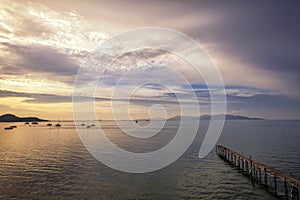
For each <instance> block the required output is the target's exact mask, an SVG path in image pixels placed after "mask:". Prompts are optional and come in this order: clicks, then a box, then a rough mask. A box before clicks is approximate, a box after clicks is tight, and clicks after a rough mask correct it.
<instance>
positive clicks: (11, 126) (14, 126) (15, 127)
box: [9, 126, 17, 128]
mask: <svg viewBox="0 0 300 200" xmlns="http://www.w3.org/2000/svg"><path fill="white" fill-rule="evenodd" d="M9 127H11V128H17V126H9Z"/></svg>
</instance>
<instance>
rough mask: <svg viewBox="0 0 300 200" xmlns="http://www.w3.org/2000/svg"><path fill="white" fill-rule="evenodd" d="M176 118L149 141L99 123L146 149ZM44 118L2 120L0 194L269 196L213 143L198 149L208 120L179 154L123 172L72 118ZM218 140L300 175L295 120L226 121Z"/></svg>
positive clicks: (128, 144) (114, 136) (163, 137)
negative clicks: (53, 122) (158, 165)
mask: <svg viewBox="0 0 300 200" xmlns="http://www.w3.org/2000/svg"><path fill="white" fill-rule="evenodd" d="M174 123H176V122H170V123H168V124H167V125H166V128H165V129H164V130H163V131H162V133H161V134H159V135H158V136H154V137H153V138H152V139H151V140H146V141H145V140H144V141H141V140H132V138H129V137H126V136H125V135H124V134H120V130H119V129H118V128H117V127H116V125H115V124H114V123H113V122H111V121H102V122H101V126H102V128H103V129H104V130H105V133H106V134H107V135H108V136H109V138H110V139H111V140H112V141H114V142H115V143H116V144H117V145H119V146H120V147H122V148H124V149H127V150H131V151H135V152H145V151H149V150H151V149H152V150H153V149H158V148H160V147H161V146H163V145H165V144H167V143H168V142H169V141H170V140H171V139H172V137H173V136H174V133H175V132H176V124H174ZM45 124H46V123H40V124H39V125H36V126H31V127H28V125H24V124H23V123H15V124H14V125H17V126H18V128H16V129H14V130H10V131H5V130H3V128H4V127H6V126H8V125H12V123H0V198H1V199H8V198H11V199H274V196H272V195H271V194H270V193H268V192H266V191H265V190H264V189H263V188H262V186H260V185H258V184H255V183H252V182H251V181H250V180H249V179H248V178H246V177H245V176H243V175H242V174H241V173H238V172H237V171H236V170H235V169H233V168H232V167H231V166H229V165H227V164H226V163H225V162H224V161H222V160H220V159H219V158H218V157H217V156H216V155H215V152H214V151H212V152H211V153H210V154H209V155H208V156H207V157H206V158H204V159H199V158H198V157H197V156H198V151H199V148H200V145H201V142H202V139H203V134H204V133H205V130H206V128H207V124H208V123H207V122H205V121H204V122H201V126H200V129H199V132H198V136H197V138H196V139H195V142H194V143H193V145H192V146H191V147H190V149H189V150H188V151H187V152H186V153H185V154H184V155H183V156H182V157H181V158H180V159H179V160H178V161H176V162H175V163H174V164H172V165H170V166H168V167H166V168H164V169H162V170H159V171H156V172H152V173H147V174H127V173H122V172H118V171H115V170H113V169H110V168H108V167H106V166H104V165H103V164H101V163H100V162H98V161H97V160H96V159H94V158H93V157H92V156H91V155H90V154H89V153H88V152H87V150H86V149H85V147H84V146H83V144H82V143H81V141H80V139H79V137H78V134H77V132H76V129H75V127H74V125H73V124H71V123H63V126H62V127H60V128H56V127H46V125H45ZM83 128H84V127H83ZM92 129H93V128H92ZM86 131H91V130H89V129H87V130H86ZM218 143H219V144H223V145H225V146H227V147H229V148H231V149H233V150H235V151H238V152H240V153H243V154H245V155H251V156H252V157H253V158H254V159H256V160H259V161H261V162H263V163H265V164H267V165H269V166H271V167H275V168H277V169H279V170H282V171H284V172H286V173H292V175H293V176H295V177H296V178H298V179H299V178H300V145H299V144H300V122H299V121H227V122H226V124H225V127H224V130H223V133H222V135H221V138H220V139H219V141H218Z"/></svg>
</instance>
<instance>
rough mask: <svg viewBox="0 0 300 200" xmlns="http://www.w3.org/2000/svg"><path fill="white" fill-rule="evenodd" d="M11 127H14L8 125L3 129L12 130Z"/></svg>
mask: <svg viewBox="0 0 300 200" xmlns="http://www.w3.org/2000/svg"><path fill="white" fill-rule="evenodd" d="M12 129H14V128H13V127H10V126H9V127H5V128H4V130H12Z"/></svg>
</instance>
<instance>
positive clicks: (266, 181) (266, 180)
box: [264, 168, 268, 185]
mask: <svg viewBox="0 0 300 200" xmlns="http://www.w3.org/2000/svg"><path fill="white" fill-rule="evenodd" d="M264 175H265V185H268V177H267V175H268V174H267V169H266V168H264Z"/></svg>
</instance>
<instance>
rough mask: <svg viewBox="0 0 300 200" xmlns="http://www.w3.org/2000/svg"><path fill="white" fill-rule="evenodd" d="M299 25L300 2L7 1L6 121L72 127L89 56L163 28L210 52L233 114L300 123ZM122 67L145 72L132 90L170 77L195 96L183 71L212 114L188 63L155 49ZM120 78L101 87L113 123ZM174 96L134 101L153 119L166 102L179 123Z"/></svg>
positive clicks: (1, 109) (3, 24) (1, 24)
mask: <svg viewBox="0 0 300 200" xmlns="http://www.w3.org/2000/svg"><path fill="white" fill-rule="evenodd" d="M299 24H300V2H299V1H289V2H288V3H287V2H286V1H276V2H275V1H263V2H262V1H179V0H178V1H177V0H172V1H171V0H170V1H146V0H140V1H131V0H129V1H122V0H116V1H101V0H100V1H98V0H85V1H82V0H72V1H71V0H63V1H55V0H47V1H46V0H37V1H10V0H1V1H0V71H1V73H0V115H1V114H6V113H12V114H16V115H18V116H38V117H40V118H45V119H57V118H60V119H72V93H73V84H74V80H75V77H76V73H77V71H78V69H79V67H80V64H81V63H82V62H83V61H84V59H85V57H86V55H88V54H89V53H90V52H92V51H93V50H94V49H95V48H96V47H97V46H98V45H99V44H100V43H101V42H103V41H105V40H106V39H108V38H110V37H112V36H113V35H116V34H118V33H121V32H124V31H127V30H130V29H133V28H139V27H152V26H153V27H163V28H169V29H174V30H177V31H180V32H182V33H184V34H186V35H188V36H190V37H191V38H193V39H195V40H196V41H197V42H199V43H200V44H201V45H202V46H203V47H204V48H205V50H206V51H207V52H208V53H209V55H210V57H211V58H212V60H213V61H214V62H215V63H216V65H217V66H218V68H219V70H220V73H221V75H222V77H223V81H224V83H225V86H226V93H227V103H228V105H227V107H228V110H227V112H228V114H239V115H247V116H253V117H264V118H269V119H300V90H299V86H300V37H299V36H300V25H299ZM120 63H121V64H123V65H127V66H137V69H134V70H133V71H132V73H133V74H131V78H135V81H134V82H132V79H128V80H123V81H124V84H122V86H121V87H122V89H126V87H129V86H131V85H133V84H137V83H138V80H142V79H145V78H148V79H149V80H151V79H152V78H153V80H152V82H155V79H164V80H166V81H168V83H169V87H170V88H171V89H172V91H175V94H182V95H184V96H188V93H189V92H190V91H188V89H186V87H185V85H181V84H180V83H178V82H177V79H174V78H173V77H174V76H172V75H170V73H171V74H172V72H171V71H170V70H169V68H168V67H171V68H175V69H177V70H178V71H179V72H180V73H182V74H183V75H184V76H186V77H187V78H188V80H189V81H190V82H191V83H192V88H193V89H194V91H195V92H196V94H197V95H198V98H199V104H200V109H202V110H201V111H202V112H201V114H207V113H208V109H207V105H208V104H209V103H208V101H209V98H208V97H209V95H208V92H207V89H206V87H205V83H204V81H203V79H202V78H201V77H200V78H199V77H198V76H195V73H193V70H192V68H191V67H190V66H189V64H188V63H186V62H185V61H184V60H182V59H180V58H178V57H176V56H175V55H171V54H170V53H167V52H162V51H151V50H147V51H144V52H133V53H130V54H128V55H124V56H123V57H122V58H120V59H119V61H116V62H115V63H113V65H114V66H119V65H121V64H120ZM114 69H115V68H114ZM120 77H122V73H121V72H120V71H118V70H116V71H114V70H110V71H108V72H107V74H106V75H105V76H104V77H103V78H102V79H101V82H102V86H101V87H98V90H97V93H96V95H97V96H96V97H97V98H96V100H97V105H96V106H97V112H98V113H97V114H98V116H99V118H101V119H111V118H112V116H111V111H110V110H111V106H110V98H111V96H110V93H111V91H112V90H113V88H114V85H115V84H116V82H117V81H118V79H119V78H120ZM119 95H120V97H121V94H119ZM173 95H174V93H173V92H170V91H169V90H168V89H166V88H164V87H162V86H160V85H155V84H149V85H146V86H145V87H143V88H141V89H140V90H139V91H137V93H136V94H135V97H138V98H137V99H134V98H133V101H132V102H131V106H132V110H131V111H132V114H133V116H134V117H136V118H144V117H147V112H144V110H145V109H146V108H149V106H151V104H153V103H155V104H159V103H161V104H162V105H165V106H166V107H168V108H169V109H170V110H172V111H173V112H171V113H170V114H169V115H168V116H172V115H176V114H177V113H176V112H175V111H174V109H175V110H176V106H177V105H176V104H174V103H173V98H174V97H173ZM187 99H188V98H187ZM158 110H159V109H158ZM159 116H160V115H157V116H156V117H159Z"/></svg>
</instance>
